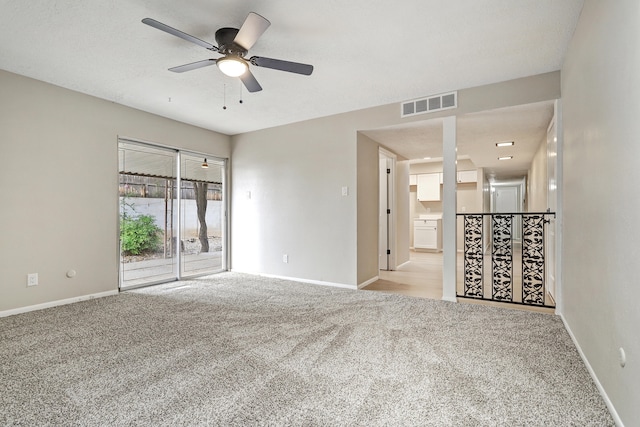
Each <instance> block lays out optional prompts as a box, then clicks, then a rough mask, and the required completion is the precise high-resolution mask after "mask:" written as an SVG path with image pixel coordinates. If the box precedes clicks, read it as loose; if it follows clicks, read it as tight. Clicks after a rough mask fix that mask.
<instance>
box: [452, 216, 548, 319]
mask: <svg viewBox="0 0 640 427" xmlns="http://www.w3.org/2000/svg"><path fill="white" fill-rule="evenodd" d="M457 215H458V218H459V220H460V219H462V221H463V236H464V239H463V251H462V252H463V255H462V265H463V274H462V277H461V279H462V280H461V283H459V284H458V286H457V292H456V294H457V296H458V297H459V298H472V299H481V300H490V301H498V302H506V303H512V304H524V305H531V306H539V307H555V302H554V301H553V298H552V296H551V295H549V293H548V292H547V290H548V289H547V283H546V282H547V273H548V271H547V269H548V268H549V265H550V263H549V262H548V261H549V260H548V259H547V257H546V251H545V245H546V243H547V242H545V238H546V233H545V226H546V225H547V224H549V223H550V222H551V221H553V220H555V213H554V212H518V213H473V214H469V213H460V214H457ZM459 262H460V261H459ZM551 265H553V264H551ZM519 273H521V274H519ZM552 276H555V275H554V274H552Z"/></svg>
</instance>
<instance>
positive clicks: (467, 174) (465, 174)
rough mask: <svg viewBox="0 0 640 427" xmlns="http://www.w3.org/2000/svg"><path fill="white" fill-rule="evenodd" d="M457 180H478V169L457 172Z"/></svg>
mask: <svg viewBox="0 0 640 427" xmlns="http://www.w3.org/2000/svg"><path fill="white" fill-rule="evenodd" d="M458 182H478V171H477V170H473V171H460V172H458Z"/></svg>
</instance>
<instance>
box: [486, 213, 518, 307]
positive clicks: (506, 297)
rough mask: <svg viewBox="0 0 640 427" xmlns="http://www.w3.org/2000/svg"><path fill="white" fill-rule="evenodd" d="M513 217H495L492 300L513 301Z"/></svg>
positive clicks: (492, 252) (492, 253)
mask: <svg viewBox="0 0 640 427" xmlns="http://www.w3.org/2000/svg"><path fill="white" fill-rule="evenodd" d="M512 224H513V216H512V215H494V216H493V245H492V247H493V249H492V251H491V264H492V270H493V286H492V289H491V296H492V299H494V300H497V301H513V244H512V236H511V234H512V233H511V232H512Z"/></svg>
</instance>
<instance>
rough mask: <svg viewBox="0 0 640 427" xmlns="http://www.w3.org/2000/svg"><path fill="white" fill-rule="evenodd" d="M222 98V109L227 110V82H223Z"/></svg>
mask: <svg viewBox="0 0 640 427" xmlns="http://www.w3.org/2000/svg"><path fill="white" fill-rule="evenodd" d="M222 99H223V101H222V102H223V104H222V109H223V110H226V109H227V84H226V83H224V84H223V89H222Z"/></svg>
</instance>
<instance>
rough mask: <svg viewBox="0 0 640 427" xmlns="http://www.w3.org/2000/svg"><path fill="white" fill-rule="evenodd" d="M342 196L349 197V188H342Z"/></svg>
mask: <svg viewBox="0 0 640 427" xmlns="http://www.w3.org/2000/svg"><path fill="white" fill-rule="evenodd" d="M342 195H343V196H348V195H349V187H342Z"/></svg>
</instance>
